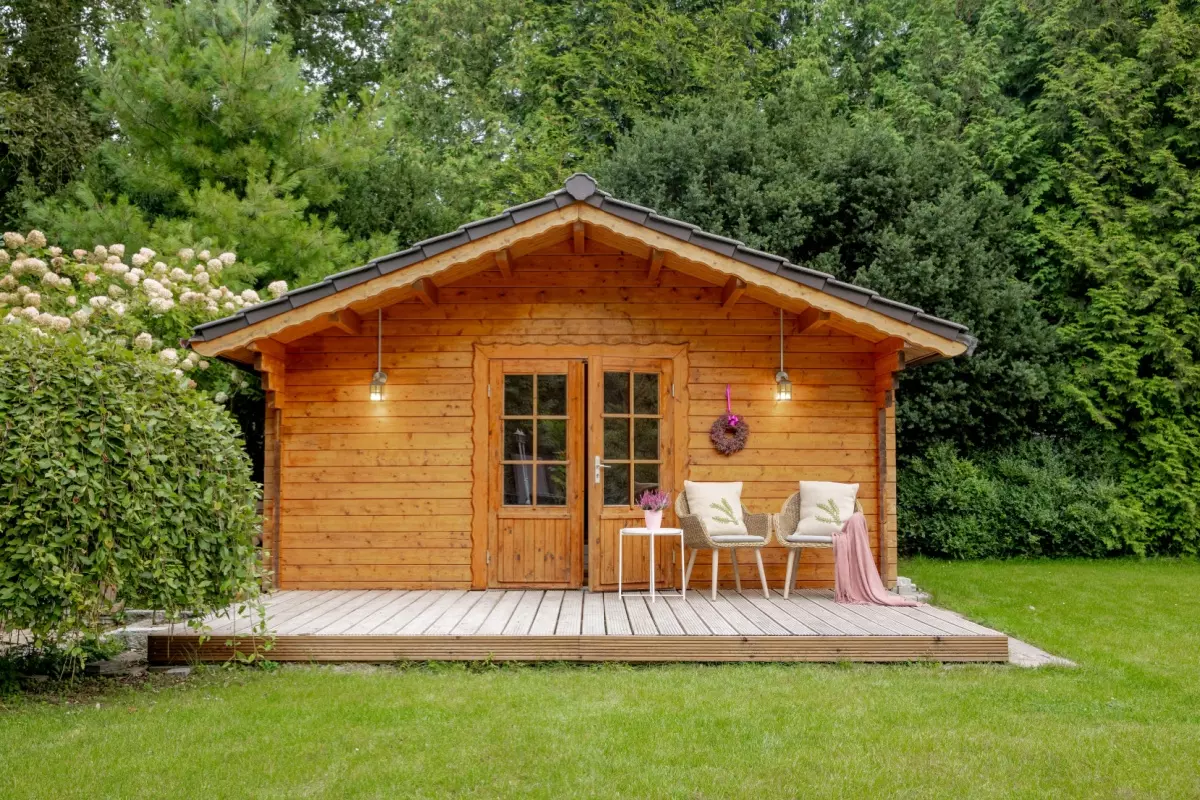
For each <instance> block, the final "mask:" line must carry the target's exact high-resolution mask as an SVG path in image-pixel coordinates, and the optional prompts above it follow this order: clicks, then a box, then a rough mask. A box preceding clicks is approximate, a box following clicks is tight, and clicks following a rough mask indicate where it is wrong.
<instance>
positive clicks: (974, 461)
mask: <svg viewBox="0 0 1200 800" xmlns="http://www.w3.org/2000/svg"><path fill="white" fill-rule="evenodd" d="M1076 461H1077V460H1076V459H1069V458H1067V457H1066V455H1064V454H1063V453H1062V452H1060V451H1059V450H1057V449H1056V448H1055V447H1054V445H1053V444H1052V443H1050V442H1048V441H1045V440H1034V441H1030V442H1025V443H1023V444H1021V445H1019V446H1017V447H1014V448H1010V449H1005V450H998V451H993V452H990V453H988V452H983V453H981V454H978V455H975V456H973V457H972V458H969V459H968V458H964V457H962V456H960V455H958V453H957V452H956V451H955V450H954V448H953V446H951V445H949V444H940V445H936V446H934V447H932V448H930V449H929V450H928V451H927V452H926V453H925V454H924V455H922V456H919V457H916V458H913V459H911V461H910V462H909V463H907V464H905V465H904V467H903V468H902V469H901V470H900V471H899V485H898V492H899V500H900V549H901V551H902V552H903V553H905V554H923V555H931V556H937V557H941V558H1009V557H1018V556H1029V557H1034V556H1051V557H1054V556H1083V557H1089V558H1096V557H1102V556H1114V555H1127V554H1137V555H1143V554H1145V551H1146V543H1147V536H1148V533H1147V531H1148V525H1147V520H1146V518H1145V515H1144V513H1143V512H1142V510H1141V506H1140V504H1138V503H1137V502H1135V501H1131V500H1130V499H1129V498H1128V497H1127V496H1126V495H1125V494H1124V492H1123V491H1122V489H1121V488H1120V487H1119V486H1118V485H1117V484H1114V483H1111V482H1109V481H1106V480H1104V479H1101V478H1095V477H1089V476H1080V475H1078V474H1075V473H1074V472H1073V471H1072V470H1071V469H1070V467H1069V465H1070V464H1071V463H1075V462H1076Z"/></svg>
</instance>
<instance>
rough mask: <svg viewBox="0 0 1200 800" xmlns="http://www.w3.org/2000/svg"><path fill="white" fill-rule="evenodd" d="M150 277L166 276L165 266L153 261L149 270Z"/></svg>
mask: <svg viewBox="0 0 1200 800" xmlns="http://www.w3.org/2000/svg"><path fill="white" fill-rule="evenodd" d="M150 274H151V275H166V274H167V265H166V264H164V263H163V262H161V261H155V262H154V266H153V267H151V268H150Z"/></svg>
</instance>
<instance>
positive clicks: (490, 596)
mask: <svg viewBox="0 0 1200 800" xmlns="http://www.w3.org/2000/svg"><path fill="white" fill-rule="evenodd" d="M482 594H483V597H481V598H479V602H478V603H476V604H475V605H473V606H471V610H470V611H468V612H467V613H466V614H464V615H463V618H462V619H461V620H459V622H458V624H457V625H455V626H454V630H452V631H450V633H452V634H454V635H456V636H470V635H471V634H473V633H475V632H476V631H478V630H479V628H480V626H482V625H483V621H484V620H486V619H487V618H488V614H491V613H492V609H493V608H495V607H496V604H497V603H499V602H500V599H501V598H502V597H504V590H503V589H488V590H486V591H484V592H483V593H482Z"/></svg>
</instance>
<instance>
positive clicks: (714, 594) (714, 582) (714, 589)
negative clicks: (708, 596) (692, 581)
mask: <svg viewBox="0 0 1200 800" xmlns="http://www.w3.org/2000/svg"><path fill="white" fill-rule="evenodd" d="M712 573H713V576H712V599H713V600H716V599H717V549H716V548H715V547H714V548H713V569H712Z"/></svg>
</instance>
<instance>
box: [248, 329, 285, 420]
mask: <svg viewBox="0 0 1200 800" xmlns="http://www.w3.org/2000/svg"><path fill="white" fill-rule="evenodd" d="M249 349H250V350H251V351H252V352H253V353H254V368H255V369H256V370H258V371H259V373H260V374H261V375H262V387H263V391H264V392H266V395H267V406H268V407H269V408H283V407H284V406H285V405H286V402H285V399H284V396H285V392H286V385H287V383H286V382H287V378H286V375H287V360H286V359H287V349H286V348H285V347H284V346H283V345H281V344H280V343H279V342H276V341H273V340H271V339H263V340H260V341H257V342H254V343H252V344H251V345H250V347H249Z"/></svg>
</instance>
